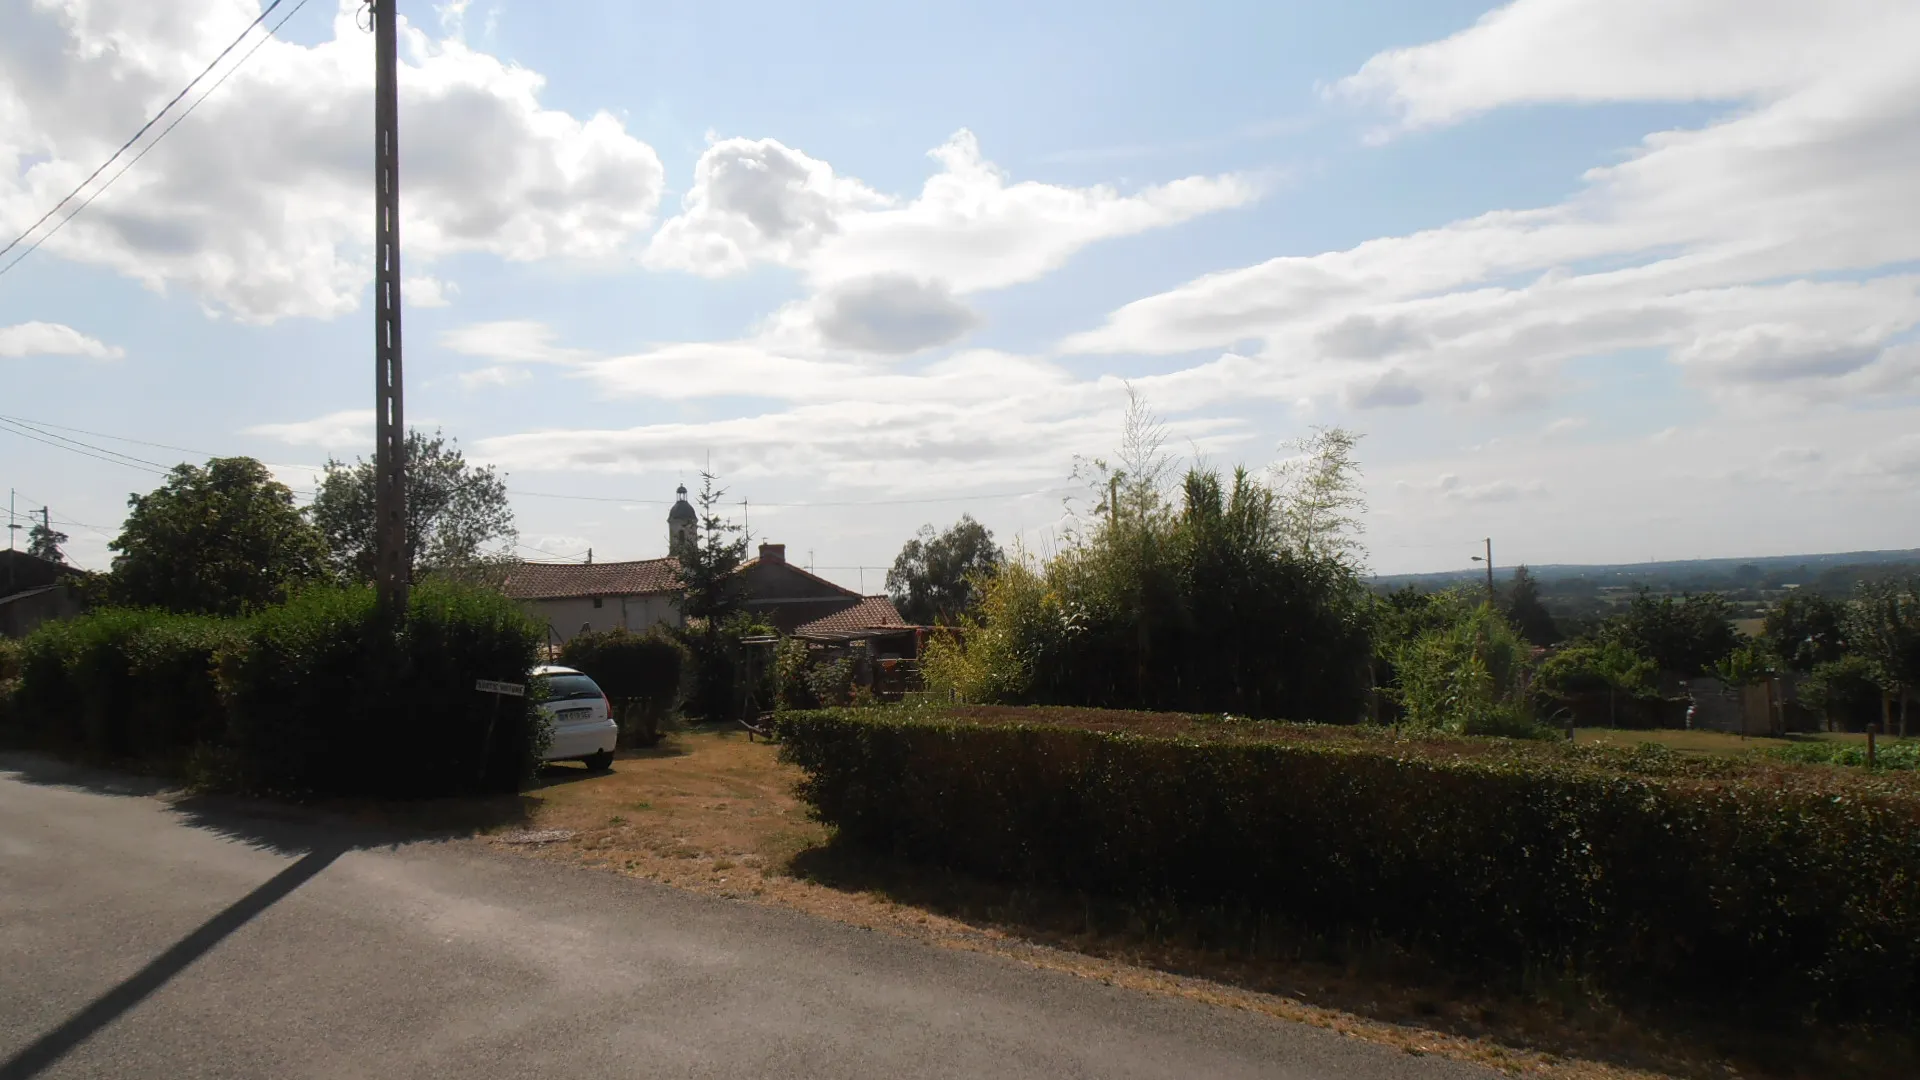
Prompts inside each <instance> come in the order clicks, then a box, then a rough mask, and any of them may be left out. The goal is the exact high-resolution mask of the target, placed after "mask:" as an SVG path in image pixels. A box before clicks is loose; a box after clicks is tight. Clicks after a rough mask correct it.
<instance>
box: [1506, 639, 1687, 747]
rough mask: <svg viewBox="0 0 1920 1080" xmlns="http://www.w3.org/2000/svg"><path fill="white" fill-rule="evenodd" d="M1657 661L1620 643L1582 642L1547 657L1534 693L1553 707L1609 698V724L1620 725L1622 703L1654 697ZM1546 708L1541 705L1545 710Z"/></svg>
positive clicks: (1535, 684) (1534, 683) (1536, 678)
mask: <svg viewBox="0 0 1920 1080" xmlns="http://www.w3.org/2000/svg"><path fill="white" fill-rule="evenodd" d="M1659 674H1660V672H1659V669H1658V668H1657V667H1656V666H1655V665H1654V662H1653V661H1651V660H1649V659H1647V658H1646V657H1644V656H1641V655H1640V654H1639V653H1637V652H1634V651H1633V650H1632V649H1629V648H1627V647H1626V646H1624V645H1622V644H1620V643H1619V642H1617V641H1582V642H1577V643H1575V644H1572V645H1569V646H1567V647H1566V648H1563V649H1561V650H1559V651H1558V652H1556V653H1554V654H1553V655H1552V656H1549V657H1547V659H1546V660H1545V662H1543V663H1542V664H1541V665H1540V670H1539V673H1538V674H1537V675H1536V676H1535V678H1534V681H1533V689H1534V693H1535V694H1536V695H1537V696H1539V697H1542V698H1544V699H1545V701H1546V702H1550V703H1554V704H1571V703H1572V702H1574V701H1575V700H1576V699H1578V698H1598V697H1599V696H1601V695H1602V694H1604V695H1606V699H1607V724H1608V726H1609V727H1613V726H1617V725H1618V722H1619V709H1620V700H1621V699H1622V698H1627V699H1634V698H1643V697H1649V696H1652V695H1653V693H1654V683H1655V680H1656V679H1657V678H1658V677H1659ZM1546 709H1547V705H1546V704H1543V705H1542V711H1546Z"/></svg>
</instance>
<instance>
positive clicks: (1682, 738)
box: [1574, 728, 1904, 757]
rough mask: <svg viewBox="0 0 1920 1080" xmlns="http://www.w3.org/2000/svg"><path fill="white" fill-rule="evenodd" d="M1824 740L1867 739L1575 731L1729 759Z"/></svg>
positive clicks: (1618, 742) (1582, 739) (1858, 738)
mask: <svg viewBox="0 0 1920 1080" xmlns="http://www.w3.org/2000/svg"><path fill="white" fill-rule="evenodd" d="M1816 740H1817V741H1820V742H1838V743H1858V744H1859V745H1862V746H1865V745H1866V742H1867V737H1866V736H1865V735H1855V734H1850V733H1845V732H1819V733H1815V734H1807V735H1788V736H1786V737H1784V738H1773V737H1769V736H1761V735H1755V736H1740V735H1728V734H1726V733H1724V732H1719V731H1673V730H1666V729H1658V730H1652V731H1628V730H1624V729H1620V728H1579V729H1576V730H1575V731H1574V741H1576V742H1579V743H1599V744H1603V745H1613V746H1621V747H1633V746H1638V745H1640V744H1641V743H1649V742H1650V743H1658V744H1660V745H1661V746H1664V747H1667V748H1668V749H1671V750H1675V751H1678V752H1680V753H1683V754H1702V755H1708V756H1721V757H1726V756H1729V755H1733V754H1746V753H1751V752H1753V751H1755V750H1765V749H1767V748H1768V747H1774V746H1784V745H1786V744H1787V743H1788V742H1790V741H1816ZM1901 741H1904V740H1901V739H1898V738H1894V737H1889V736H1884V735H1883V736H1880V737H1879V743H1880V745H1881V746H1891V745H1893V744H1895V743H1898V742H1901Z"/></svg>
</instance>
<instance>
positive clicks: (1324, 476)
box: [1273, 427, 1367, 566]
mask: <svg viewBox="0 0 1920 1080" xmlns="http://www.w3.org/2000/svg"><path fill="white" fill-rule="evenodd" d="M1362 438H1364V436H1362V435H1357V434H1355V433H1353V432H1351V431H1348V430H1347V429H1345V428H1338V427H1316V428H1314V429H1313V432H1312V434H1310V435H1307V436H1304V437H1302V438H1300V439H1296V440H1295V441H1294V442H1293V444H1292V446H1293V450H1294V456H1293V457H1292V458H1289V459H1288V460H1286V461H1283V462H1281V463H1279V464H1277V465H1275V466H1274V467H1273V488H1274V492H1275V494H1276V495H1277V496H1278V498H1279V503H1280V523H1281V531H1282V533H1283V535H1285V537H1286V538H1287V541H1288V542H1289V543H1290V544H1292V546H1293V548H1294V550H1296V551H1298V552H1300V553H1301V554H1302V555H1304V556H1306V557H1307V558H1309V559H1331V560H1334V561H1336V562H1341V563H1346V564H1348V565H1351V566H1359V565H1360V564H1361V563H1362V562H1364V561H1365V559H1366V549H1365V548H1364V547H1362V546H1361V545H1360V541H1359V539H1358V537H1359V535H1360V534H1361V533H1363V532H1365V531H1366V523H1365V522H1364V521H1363V520H1362V518H1361V515H1363V514H1365V513H1366V512H1367V500H1366V496H1365V494H1364V493H1363V492H1362V491H1361V490H1360V463H1359V462H1358V461H1356V460H1354V456H1353V452H1354V448H1355V447H1357V446H1358V445H1359V444H1360V440H1361V439H1362Z"/></svg>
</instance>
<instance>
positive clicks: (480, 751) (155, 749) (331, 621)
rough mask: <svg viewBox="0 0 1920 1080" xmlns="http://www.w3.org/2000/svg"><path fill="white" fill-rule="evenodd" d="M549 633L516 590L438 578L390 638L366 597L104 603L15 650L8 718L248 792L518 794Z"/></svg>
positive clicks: (532, 755)
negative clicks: (509, 592) (526, 694)
mask: <svg viewBox="0 0 1920 1080" xmlns="http://www.w3.org/2000/svg"><path fill="white" fill-rule="evenodd" d="M539 641H540V634H539V631H538V629H537V628H536V627H535V626H534V625H533V624H532V623H531V622H530V621H529V620H528V619H527V618H526V616H525V615H524V614H522V613H521V612H520V610H519V609H518V608H517V607H516V606H515V605H514V604H513V603H512V602H511V601H509V600H507V599H506V598H505V597H502V596H500V595H498V594H497V593H493V592H489V591H486V590H481V589H474V588H463V587H459V586H451V585H444V584H434V583H429V584H426V585H422V586H419V587H416V588H415V589H414V590H413V592H412V599H411V602H410V605H409V612H408V618H407V621H406V625H405V626H404V627H403V628H402V629H400V630H398V631H397V632H396V631H393V630H390V629H387V628H384V627H383V626H382V625H381V622H380V620H379V618H378V616H377V613H376V611H375V605H374V595H373V591H372V590H371V589H369V588H364V587H354V588H345V589H315V590H312V591H309V592H307V593H304V594H302V595H300V596H298V597H295V598H294V600H293V601H292V602H290V603H288V604H286V605H283V606H280V607H274V608H269V609H267V610H265V611H262V612H260V613H258V614H256V615H253V616H251V617H248V618H245V619H215V618H205V617H199V616H184V615H171V614H167V613H164V612H156V611H144V610H109V611H103V612H97V613H94V614H91V615H85V616H82V617H80V618H77V619H72V620H68V621H65V622H59V623H50V624H47V625H46V626H43V627H41V628H40V629H39V630H37V631H36V632H35V633H34V634H32V635H31V636H30V637H28V638H27V640H26V642H25V643H24V645H23V646H22V648H21V650H20V652H21V658H20V668H21V673H20V679H19V684H18V687H17V689H16V691H15V692H14V694H13V695H12V698H13V701H12V705H11V707H10V708H9V710H8V713H9V714H10V718H7V717H6V716H0V719H4V720H6V722H7V723H8V724H9V725H10V727H11V732H10V734H11V735H12V736H13V737H14V738H15V740H16V741H20V742H24V743H26V744H27V745H32V746H40V747H44V748H46V749H49V750H54V751H56V752H64V753H78V754H84V755H87V756H91V757H94V758H99V759H106V760H128V759H133V760H140V761H145V762H149V763H153V764H157V765H161V766H163V767H169V768H172V767H179V766H183V765H187V764H189V763H191V765H192V767H193V768H194V769H196V770H198V771H200V772H202V773H203V774H210V775H203V777H202V778H203V779H206V780H209V781H212V782H216V783H220V784H225V785H232V786H237V787H243V788H248V789H253V790H275V791H286V792H303V793H304V792H312V793H367V794H382V795H405V796H414V795H434V794H444V793H452V792H459V791H471V790H512V789H513V788H515V787H516V786H518V784H519V783H520V782H521V781H522V780H523V779H524V778H525V777H527V776H529V775H530V774H531V773H532V771H533V769H534V768H535V767H536V766H537V765H538V763H539V758H540V751H541V749H542V741H543V740H544V739H545V738H546V728H545V725H544V724H542V723H540V722H539V719H538V717H537V715H536V714H535V711H534V706H533V703H532V702H530V701H527V700H524V699H519V698H496V696H495V695H491V694H481V693H479V692H477V691H475V690H474V688H473V685H474V681H475V680H476V679H498V680H505V681H511V682H526V681H527V677H528V673H529V671H530V670H531V668H532V666H533V664H534V661H535V656H536V650H537V648H538V645H539Z"/></svg>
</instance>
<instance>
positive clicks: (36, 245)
mask: <svg viewBox="0 0 1920 1080" xmlns="http://www.w3.org/2000/svg"><path fill="white" fill-rule="evenodd" d="M283 2H284V0H272V3H269V4H268V5H267V6H266V8H265V9H264V10H262V11H261V12H260V14H259V16H258V17H257V18H255V19H254V20H253V21H252V22H250V23H248V24H247V28H246V29H245V30H242V31H240V36H239V37H236V38H234V39H233V41H231V42H230V43H228V45H227V47H226V48H224V49H222V50H220V55H219V56H216V57H214V58H213V61H212V63H209V64H208V65H207V66H206V68H205V69H204V70H202V71H201V72H200V74H198V75H195V76H194V77H193V80H192V81H191V82H189V83H187V85H186V86H184V87H182V88H181V90H180V92H179V93H178V94H175V95H174V97H173V100H172V101H169V102H167V104H166V105H165V106H163V107H162V108H161V110H160V111H159V112H157V113H154V114H153V118H152V119H151V120H148V121H147V122H146V123H145V124H143V125H141V127H140V130H139V131H136V132H134V133H133V138H131V139H128V140H127V141H126V142H125V143H122V144H121V146H120V149H118V150H115V151H114V152H113V156H112V157H109V158H107V160H105V161H103V162H101V163H100V168H98V169H95V170H93V172H92V173H90V174H89V175H88V176H87V178H86V179H85V180H82V181H80V184H79V185H78V186H77V187H75V188H74V189H73V190H72V191H70V192H68V193H67V194H66V196H65V197H64V198H62V199H61V200H60V201H59V202H57V203H55V204H54V206H53V209H51V210H48V211H47V212H46V213H45V214H42V215H41V216H40V220H39V221H36V222H34V223H33V224H32V225H30V226H28V227H27V230H26V232H23V233H21V234H20V235H19V236H16V237H14V238H13V240H12V241H11V242H9V243H8V244H7V246H6V247H4V248H0V256H4V255H5V254H6V253H7V252H9V251H12V250H13V249H14V247H15V246H16V245H18V244H19V243H20V241H22V240H24V239H26V238H27V237H28V236H29V235H30V234H31V233H32V232H33V231H34V230H35V229H38V228H39V227H40V226H41V225H43V224H45V223H46V221H47V219H48V218H50V217H52V216H53V215H54V214H56V213H58V212H59V210H60V208H61V207H62V206H65V205H66V204H67V203H68V202H70V201H71V200H72V199H73V197H74V196H75V195H78V194H79V193H80V191H81V189H83V188H85V187H86V186H87V185H88V184H90V183H92V182H93V180H94V177H97V176H99V175H100V173H101V172H102V171H103V170H105V169H106V167H107V166H109V165H111V164H113V163H114V161H115V160H116V159H118V158H119V157H120V155H121V154H124V153H126V151H127V148H128V147H130V146H132V145H133V144H134V143H135V142H137V141H139V139H140V136H142V135H144V134H146V132H147V129H148V128H151V127H153V125H154V124H155V123H157V122H159V120H160V118H161V117H162V116H164V115H166V113H167V110H168V109H171V108H173V107H174V106H175V105H177V104H179V103H180V99H181V98H184V97H186V96H187V93H188V91H191V90H192V89H193V88H194V86H195V84H197V83H199V81H200V80H201V79H204V78H206V77H207V73H208V72H210V71H212V70H213V69H214V68H215V67H217V66H219V63H220V61H222V60H224V59H226V56H227V54H228V53H230V52H232V51H233V49H234V46H236V45H238V44H240V43H241V42H242V41H244V40H246V37H247V35H248V34H251V33H253V30H254V28H255V27H257V26H259V25H260V24H261V22H263V21H264V20H265V19H266V17H267V16H268V15H271V14H273V9H274V8H277V7H279V6H280V5H281V4H282V3H283ZM306 6H307V0H299V2H298V3H296V4H295V5H294V6H293V8H292V10H290V11H288V12H287V13H286V15H284V16H282V17H281V19H280V21H279V22H277V23H275V24H273V26H272V27H271V28H270V29H268V31H267V33H266V36H265V37H262V38H261V39H260V40H258V41H256V42H254V43H253V47H252V48H250V49H248V50H247V51H246V52H244V53H242V54H241V55H240V59H239V60H237V61H235V62H234V65H233V66H232V67H230V68H228V69H227V70H226V71H225V72H223V73H222V74H221V76H220V77H219V78H218V79H215V80H214V82H213V85H212V86H209V87H207V90H206V92H205V93H203V94H201V95H200V96H199V97H197V98H195V99H194V100H193V103H192V104H190V105H188V106H187V107H186V109H185V110H183V111H182V112H181V113H180V115H179V116H176V117H174V118H173V120H172V122H170V123H168V124H167V126H166V127H164V128H162V129H160V134H158V135H155V136H154V137H153V141H152V142H149V143H147V145H145V146H143V147H141V148H140V152H139V153H138V154H135V155H134V156H133V158H132V159H131V160H129V161H128V162H127V163H126V164H125V165H122V166H121V167H120V168H119V170H118V171H116V172H115V173H114V174H113V175H112V176H109V177H107V179H106V182H104V183H102V184H101V185H100V186H99V187H98V188H95V189H94V190H93V191H92V192H91V193H90V194H88V196H87V197H86V198H85V199H83V200H81V202H80V205H78V206H76V207H74V208H73V211H72V212H71V213H69V214H68V215H67V216H66V217H63V218H61V219H60V220H59V221H58V222H56V223H54V226H53V228H51V229H48V230H47V231H46V233H45V234H43V235H42V236H41V237H40V238H39V239H37V240H35V241H34V242H33V243H32V244H30V245H28V247H27V249H26V250H25V251H22V252H21V253H20V254H19V255H16V256H15V257H14V259H13V261H12V262H9V263H8V264H7V265H5V266H0V275H5V274H6V273H7V271H9V270H12V269H13V268H14V267H16V266H18V265H20V263H21V262H22V261H23V260H25V259H26V257H27V256H29V255H31V254H33V253H34V252H36V251H38V250H40V245H41V244H44V243H46V242H47V241H48V240H50V239H52V238H53V235H54V234H55V233H57V232H59V231H60V230H61V229H64V228H66V226H67V222H69V221H72V220H73V219H74V218H76V217H78V216H79V215H80V212H81V211H82V210H85V209H86V208H87V207H89V206H92V205H93V200H95V199H97V198H99V197H100V196H101V195H103V194H105V193H106V190H107V189H108V188H110V187H112V186H113V183H114V181H116V180H118V179H120V178H121V177H122V176H125V175H126V173H127V170H128V169H131V168H133V167H134V166H135V165H138V164H139V163H140V159H141V158H144V157H146V156H147V155H148V154H149V153H152V151H153V148H154V147H156V146H158V145H160V140H162V139H164V138H166V137H167V134H168V133H169V132H171V131H172V130H173V129H174V128H177V127H179V126H180V121H182V120H185V119H186V118H187V117H189V116H192V115H193V110H195V109H197V108H199V107H200V103H201V102H203V101H205V100H207V98H209V97H211V96H213V92H214V91H215V90H218V89H220V87H221V85H222V84H224V83H225V82H226V81H227V79H229V78H230V77H232V75H233V73H234V72H236V71H238V70H240V67H241V65H242V64H245V63H246V62H247V60H248V59H249V58H250V57H252V56H253V54H254V53H256V52H258V51H260V46H262V45H264V44H266V43H267V42H268V41H270V40H272V39H273V36H274V35H275V34H277V33H279V32H280V28H281V27H283V26H285V25H287V20H288V19H291V18H293V17H294V16H295V15H298V14H299V13H300V9H301V8H303V7H306Z"/></svg>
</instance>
